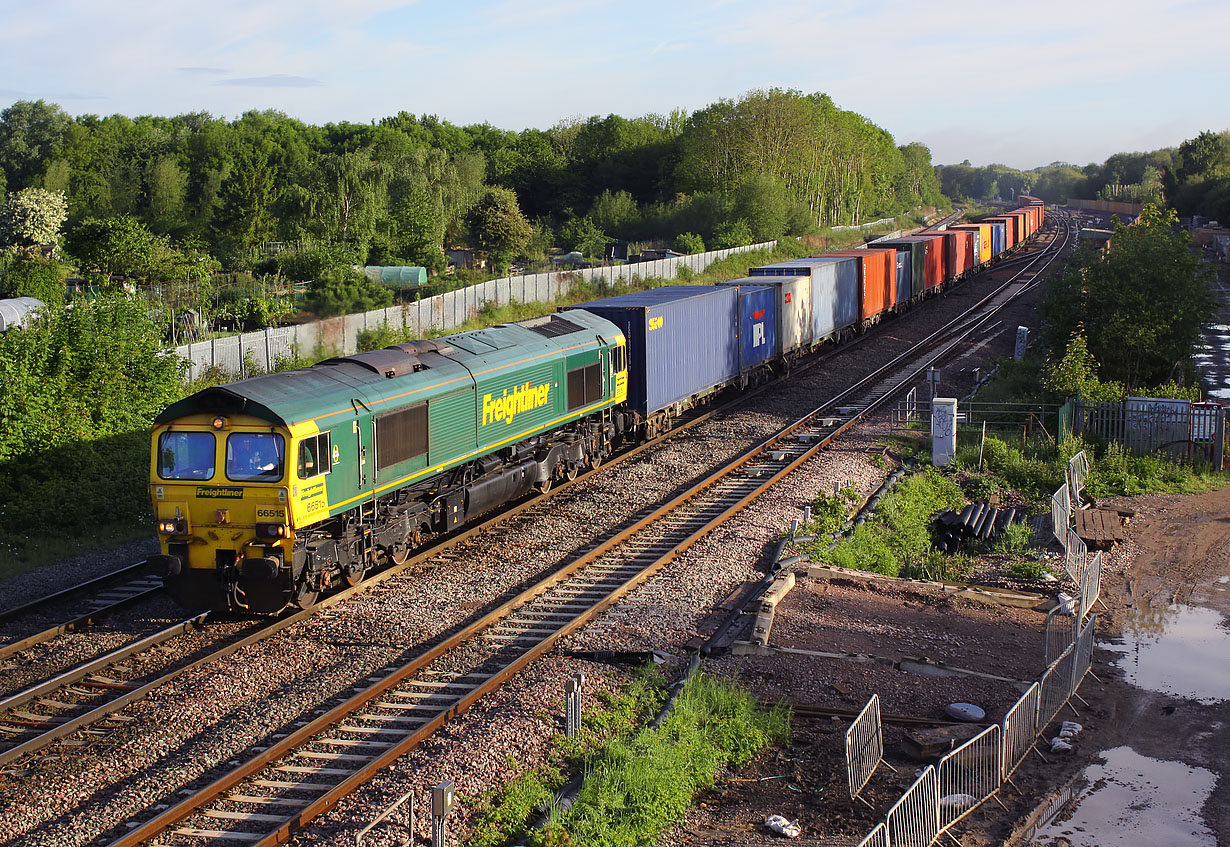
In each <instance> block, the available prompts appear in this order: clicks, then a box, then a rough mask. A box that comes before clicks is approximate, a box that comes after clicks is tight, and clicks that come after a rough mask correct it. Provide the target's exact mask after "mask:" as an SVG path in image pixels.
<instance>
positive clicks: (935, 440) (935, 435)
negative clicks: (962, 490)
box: [931, 397, 957, 468]
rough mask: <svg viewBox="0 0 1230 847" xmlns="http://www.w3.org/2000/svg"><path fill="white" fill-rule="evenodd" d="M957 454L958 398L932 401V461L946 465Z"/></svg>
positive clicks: (941, 398)
mask: <svg viewBox="0 0 1230 847" xmlns="http://www.w3.org/2000/svg"><path fill="white" fill-rule="evenodd" d="M956 455H957V398H955V397H936V398H935V399H934V400H932V401H931V462H932V464H934V465H935V466H936V467H937V468H942V467H946V466H947V465H948V464H949V463H950V462H951V461H952V460H953V459H954V458H955V457H956Z"/></svg>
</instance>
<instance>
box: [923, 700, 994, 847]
mask: <svg viewBox="0 0 1230 847" xmlns="http://www.w3.org/2000/svg"><path fill="white" fill-rule="evenodd" d="M1003 762H1004V736H1003V730H1001V729H1000V727H999V725H998V724H996V725H994V726H990V727H987V728H986V729H985V730H983V731H982V732H980V733H979V734H978V735H976V736H974V737H973V738H971V739H970V740H969V741H967V742H965V743H964V744H962V745H961V746H960V747H958V748H957V749H955V750H953V751H952V752H951V753H948V754H947V755H945V756H944V757H943V758H942V759H940V764H939V768H938V771H939V782H940V803H939V807H940V831H941V832H942V831H944V830H946V829H948V828H950V827H951V826H952V825H953V824H955V823H956V822H957V821H959V820H961V818H963V817H965V816H966V815H968V814H969V813H970V812H972V811H974V809H977V808H978V807H979V806H981V805H982V804H983V803H985V802H986V801H987V800H988V799H989V798H990V797H991V796H992V795H993V794H995V793H996V792H998V791H999V788H1000V786H1001V785H1003Z"/></svg>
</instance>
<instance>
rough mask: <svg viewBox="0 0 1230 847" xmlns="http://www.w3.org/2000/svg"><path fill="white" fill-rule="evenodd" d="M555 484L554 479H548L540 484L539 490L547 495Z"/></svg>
mask: <svg viewBox="0 0 1230 847" xmlns="http://www.w3.org/2000/svg"><path fill="white" fill-rule="evenodd" d="M554 483H555V480H554V479H552V478H551V477H547V478H546V479H544V480H543V481H542V482H540V483H538V490H539V491H541V492H542V493H543V494H546V493H547V492H548V491H550V490H551V486H552V485H553V484H554Z"/></svg>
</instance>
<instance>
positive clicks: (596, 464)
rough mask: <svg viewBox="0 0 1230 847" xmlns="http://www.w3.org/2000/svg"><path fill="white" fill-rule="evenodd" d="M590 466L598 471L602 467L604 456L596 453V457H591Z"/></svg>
mask: <svg viewBox="0 0 1230 847" xmlns="http://www.w3.org/2000/svg"><path fill="white" fill-rule="evenodd" d="M589 466H590V467H591V468H592V469H594V470H598V468H600V467H602V454H601V453H595V454H594V455H592V456H590V457H589Z"/></svg>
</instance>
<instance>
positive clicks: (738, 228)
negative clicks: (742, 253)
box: [713, 218, 755, 250]
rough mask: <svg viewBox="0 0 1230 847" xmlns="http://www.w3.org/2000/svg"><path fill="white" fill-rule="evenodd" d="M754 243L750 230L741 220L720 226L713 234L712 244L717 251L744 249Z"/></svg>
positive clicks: (745, 222)
mask: <svg viewBox="0 0 1230 847" xmlns="http://www.w3.org/2000/svg"><path fill="white" fill-rule="evenodd" d="M754 242H755V239H754V238H753V237H752V228H751V226H750V225H749V224H748V222H747V221H745V220H744V219H743V218H738V219H736V220H733V221H727V222H726V223H723V224H720V225H719V226H718V227H717V229H716V230H714V232H713V244H714V246H715V247H716V248H717V249H718V250H725V249H727V248H729V247H746V246H747V245H748V244H752V243H754Z"/></svg>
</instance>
